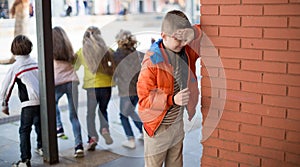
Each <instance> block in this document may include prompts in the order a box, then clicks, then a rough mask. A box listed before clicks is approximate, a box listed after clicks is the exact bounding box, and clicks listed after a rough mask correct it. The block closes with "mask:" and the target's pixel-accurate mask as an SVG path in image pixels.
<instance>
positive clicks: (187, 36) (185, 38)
mask: <svg viewBox="0 0 300 167" xmlns="http://www.w3.org/2000/svg"><path fill="white" fill-rule="evenodd" d="M194 35H195V33H194V30H193V29H192V28H185V29H179V30H177V31H176V32H174V33H173V34H172V37H173V38H176V39H177V40H180V41H182V42H184V45H187V44H188V43H190V42H191V41H192V40H193V39H194Z"/></svg>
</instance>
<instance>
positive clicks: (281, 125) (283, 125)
mask: <svg viewBox="0 0 300 167" xmlns="http://www.w3.org/2000/svg"><path fill="white" fill-rule="evenodd" d="M262 125H263V126H266V127H271V128H278V129H285V130H292V131H297V130H298V128H299V127H300V121H295V120H290V119H280V118H272V117H267V116H263V119H262Z"/></svg>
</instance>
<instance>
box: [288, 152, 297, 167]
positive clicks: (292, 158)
mask: <svg viewBox="0 0 300 167" xmlns="http://www.w3.org/2000/svg"><path fill="white" fill-rule="evenodd" d="M286 161H287V162H290V163H293V164H295V166H294V167H299V165H300V155H299V154H292V153H286Z"/></svg>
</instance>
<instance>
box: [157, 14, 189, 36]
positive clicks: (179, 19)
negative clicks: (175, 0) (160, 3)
mask: <svg viewBox="0 0 300 167" xmlns="http://www.w3.org/2000/svg"><path fill="white" fill-rule="evenodd" d="M184 28H192V25H191V23H190V21H189V19H188V18H187V17H186V15H185V14H184V13H183V12H182V11H180V10H171V11H169V12H168V13H167V14H166V15H165V17H164V19H163V21H162V26H161V32H164V33H166V34H168V35H172V34H173V33H174V32H176V31H177V30H178V29H184Z"/></svg>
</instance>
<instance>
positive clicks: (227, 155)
mask: <svg viewBox="0 0 300 167" xmlns="http://www.w3.org/2000/svg"><path fill="white" fill-rule="evenodd" d="M220 158H223V159H226V160H231V161H236V162H241V163H245V164H249V165H253V166H259V164H260V159H259V157H256V156H252V155H249V154H243V153H241V152H233V151H226V150H220Z"/></svg>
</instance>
